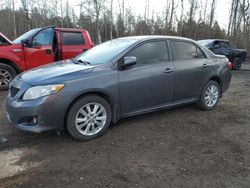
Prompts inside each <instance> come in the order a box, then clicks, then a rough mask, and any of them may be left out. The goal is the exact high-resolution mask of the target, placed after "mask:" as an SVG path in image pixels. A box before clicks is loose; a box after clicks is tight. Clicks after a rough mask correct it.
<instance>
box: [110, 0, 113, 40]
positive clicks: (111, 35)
mask: <svg viewBox="0 0 250 188" xmlns="http://www.w3.org/2000/svg"><path fill="white" fill-rule="evenodd" d="M110 14H111V23H110V39H111V40H112V39H113V0H111V4H110Z"/></svg>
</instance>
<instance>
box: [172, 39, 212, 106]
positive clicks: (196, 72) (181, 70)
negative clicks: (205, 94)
mask: <svg viewBox="0 0 250 188" xmlns="http://www.w3.org/2000/svg"><path fill="white" fill-rule="evenodd" d="M171 46H172V54H173V59H174V65H175V69H176V74H175V89H174V97H175V101H181V100H191V99H194V98H197V97H199V95H200V90H201V87H202V86H203V84H204V82H206V80H208V78H209V75H210V73H209V69H212V64H213V63H212V62H211V61H209V60H208V59H207V57H206V55H205V54H204V52H203V51H202V50H201V49H200V47H199V46H197V45H196V44H195V43H193V42H189V41H179V40H172V41H171Z"/></svg>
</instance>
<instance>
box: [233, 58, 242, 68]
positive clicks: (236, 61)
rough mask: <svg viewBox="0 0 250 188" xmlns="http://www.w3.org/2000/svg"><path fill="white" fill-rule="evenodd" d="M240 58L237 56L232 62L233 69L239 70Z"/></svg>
mask: <svg viewBox="0 0 250 188" xmlns="http://www.w3.org/2000/svg"><path fill="white" fill-rule="evenodd" d="M241 65H242V62H241V59H240V58H239V57H236V58H235V59H234V62H233V70H240V69H241Z"/></svg>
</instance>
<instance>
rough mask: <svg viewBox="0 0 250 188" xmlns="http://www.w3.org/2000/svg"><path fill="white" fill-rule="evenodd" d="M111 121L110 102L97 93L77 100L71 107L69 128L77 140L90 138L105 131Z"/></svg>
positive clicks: (68, 117) (68, 120)
mask: <svg viewBox="0 0 250 188" xmlns="http://www.w3.org/2000/svg"><path fill="white" fill-rule="evenodd" d="M110 123H111V108H110V105H109V104H108V102H107V101H106V100H105V99H103V98H102V97H99V96H97V95H88V96H85V97H83V98H80V99H79V100H77V101H76V102H75V103H74V104H73V105H72V107H71V108H70V109H69V112H68V116H67V130H68V132H69V134H70V135H71V136H72V137H73V138H75V139H77V140H83V141H84V140H90V139H93V138H96V137H99V136H101V135H103V134H104V133H105V131H106V130H107V129H108V127H109V125H110Z"/></svg>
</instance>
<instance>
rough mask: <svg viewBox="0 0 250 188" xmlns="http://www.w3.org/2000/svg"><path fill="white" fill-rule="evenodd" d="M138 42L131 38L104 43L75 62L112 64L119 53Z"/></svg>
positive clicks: (76, 58)
mask: <svg viewBox="0 0 250 188" xmlns="http://www.w3.org/2000/svg"><path fill="white" fill-rule="evenodd" d="M136 41H137V40H136V39H131V38H122V39H114V40H110V41H107V42H104V43H102V44H100V45H98V46H95V47H94V48H91V49H90V50H88V51H85V52H83V53H82V54H80V55H79V56H77V57H75V58H74V61H75V62H79V63H81V62H85V63H84V64H86V63H87V64H90V65H99V64H105V63H108V62H110V61H111V60H112V59H114V58H115V57H116V56H117V55H118V54H119V53H121V52H123V51H124V50H125V49H127V48H128V47H129V46H131V45H132V44H134V43H135V42H136Z"/></svg>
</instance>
